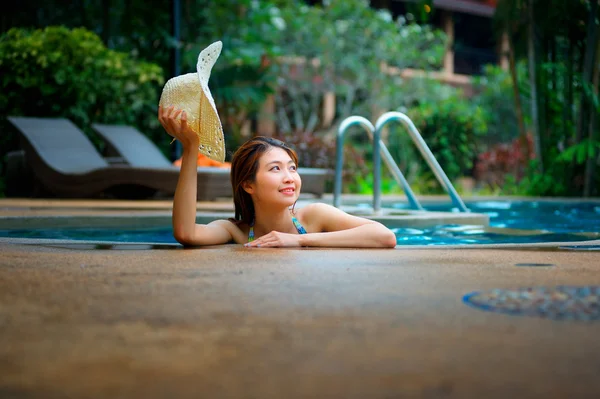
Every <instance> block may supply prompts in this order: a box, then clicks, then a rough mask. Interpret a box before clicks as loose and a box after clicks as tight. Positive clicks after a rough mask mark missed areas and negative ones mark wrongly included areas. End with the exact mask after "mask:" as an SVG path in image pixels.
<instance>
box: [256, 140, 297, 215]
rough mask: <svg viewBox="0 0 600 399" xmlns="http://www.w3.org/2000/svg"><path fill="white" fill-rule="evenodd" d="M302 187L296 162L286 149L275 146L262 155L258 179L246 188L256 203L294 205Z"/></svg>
mask: <svg viewBox="0 0 600 399" xmlns="http://www.w3.org/2000/svg"><path fill="white" fill-rule="evenodd" d="M301 187H302V180H301V179H300V175H298V171H297V165H296V163H295V162H294V161H293V159H292V158H291V157H290V156H289V154H288V153H287V152H286V151H285V150H283V149H281V148H278V147H273V148H271V149H270V150H269V151H267V152H265V153H264V154H263V155H262V156H261V157H260V159H259V162H258V170H257V171H256V179H255V181H254V182H248V183H247V185H246V187H245V190H246V191H247V192H248V193H249V194H250V195H252V198H253V200H254V202H255V203H256V202H261V203H274V204H276V203H277V204H282V205H283V204H285V205H286V206H292V205H294V203H295V202H296V201H297V200H298V196H299V195H300V188H301Z"/></svg>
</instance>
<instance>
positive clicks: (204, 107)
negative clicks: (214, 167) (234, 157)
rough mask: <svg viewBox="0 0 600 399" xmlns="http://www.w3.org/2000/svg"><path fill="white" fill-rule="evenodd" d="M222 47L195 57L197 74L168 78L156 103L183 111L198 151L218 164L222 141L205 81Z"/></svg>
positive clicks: (215, 46)
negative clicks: (195, 140) (196, 142)
mask: <svg viewBox="0 0 600 399" xmlns="http://www.w3.org/2000/svg"><path fill="white" fill-rule="evenodd" d="M222 48H223V44H222V43H221V42H220V41H218V42H215V43H213V44H211V45H210V46H208V47H206V48H205V49H204V50H202V51H201V52H200V55H199V56H198V64H197V66H196V70H197V72H196V73H187V74H185V75H180V76H176V77H174V78H171V79H169V81H168V82H167V83H165V86H164V87H163V91H162V94H161V96H160V102H159V105H160V106H161V107H163V108H166V107H170V106H172V105H173V106H175V108H177V109H181V110H183V111H185V113H186V115H187V123H188V125H189V126H190V128H191V129H192V130H193V131H194V132H195V133H196V134H197V135H198V139H199V141H200V144H199V147H198V149H199V151H200V152H201V153H202V154H204V155H206V156H207V157H209V158H211V159H214V160H215V161H219V162H223V161H224V160H225V140H224V138H223V127H222V125H221V120H220V119H219V114H218V112H217V107H216V105H215V100H214V99H213V96H212V94H211V93H210V89H209V88H208V79H209V78H210V72H211V70H212V67H213V66H214V65H215V62H217V58H219V55H221V49H222ZM180 117H181V115H180Z"/></svg>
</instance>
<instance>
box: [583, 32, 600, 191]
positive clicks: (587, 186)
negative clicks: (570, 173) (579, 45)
mask: <svg viewBox="0 0 600 399" xmlns="http://www.w3.org/2000/svg"><path fill="white" fill-rule="evenodd" d="M596 41H597V45H596V54H595V58H596V59H598V58H600V38H597V40H596ZM592 84H593V85H594V93H595V94H596V97H598V94H599V93H598V92H599V90H598V87H599V86H600V62H596V63H595V67H594V77H593V82H592ZM590 115H591V117H590V130H589V136H588V137H589V143H590V145H593V144H594V143H595V142H596V139H597V138H596V132H597V130H598V109H597V108H596V107H595V106H594V103H593V102H592V103H591V104H590ZM598 159H600V156H596V155H595V153H594V155H590V156H588V159H587V162H586V164H585V182H584V186H583V196H584V197H589V196H591V195H594V193H593V192H592V190H593V188H594V181H595V180H596V163H597V160H598Z"/></svg>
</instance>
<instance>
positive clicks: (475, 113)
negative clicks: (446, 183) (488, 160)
mask: <svg viewBox="0 0 600 399" xmlns="http://www.w3.org/2000/svg"><path fill="white" fill-rule="evenodd" d="M408 116H409V117H410V118H411V119H412V120H413V122H414V124H415V126H416V127H417V129H418V130H419V132H420V133H421V135H422V136H423V139H424V140H425V142H426V143H427V145H428V146H429V148H430V149H431V152H432V153H433V155H434V156H435V157H436V159H437V160H438V162H439V163H440V166H441V167H442V169H444V171H445V172H446V175H447V176H448V178H449V179H450V180H453V179H456V178H458V177H461V176H471V175H472V173H473V166H474V161H475V159H476V157H477V154H478V152H479V147H480V144H479V143H480V140H481V138H482V137H483V136H484V134H485V133H486V132H487V126H486V121H485V115H484V113H483V110H482V109H481V108H480V107H479V106H477V105H474V104H472V103H471V102H469V100H468V99H466V98H465V97H464V96H463V95H462V93H461V92H460V91H459V90H455V91H454V92H453V93H452V94H450V95H449V96H448V97H447V98H443V99H438V100H425V101H422V102H421V103H420V104H419V105H417V106H416V107H413V108H411V109H410V110H409V111H408ZM420 160H421V161H420V163H421V165H422V169H423V170H427V171H429V166H427V165H426V164H425V161H424V160H422V157H421V158H420Z"/></svg>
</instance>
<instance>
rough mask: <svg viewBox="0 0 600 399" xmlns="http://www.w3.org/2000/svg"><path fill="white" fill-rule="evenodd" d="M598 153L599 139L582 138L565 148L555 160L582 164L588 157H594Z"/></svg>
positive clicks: (599, 149) (599, 148) (599, 151)
mask: <svg viewBox="0 0 600 399" xmlns="http://www.w3.org/2000/svg"><path fill="white" fill-rule="evenodd" d="M598 153H600V141H593V140H590V139H584V140H582V141H581V142H579V143H577V144H573V145H572V146H570V147H569V148H567V149H565V150H564V151H563V152H562V153H561V154H560V155H559V156H558V157H557V158H556V160H557V161H561V162H567V163H572V162H574V163H575V164H577V165H583V164H584V163H585V162H586V161H587V160H588V158H592V159H596V157H597V156H598Z"/></svg>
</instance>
